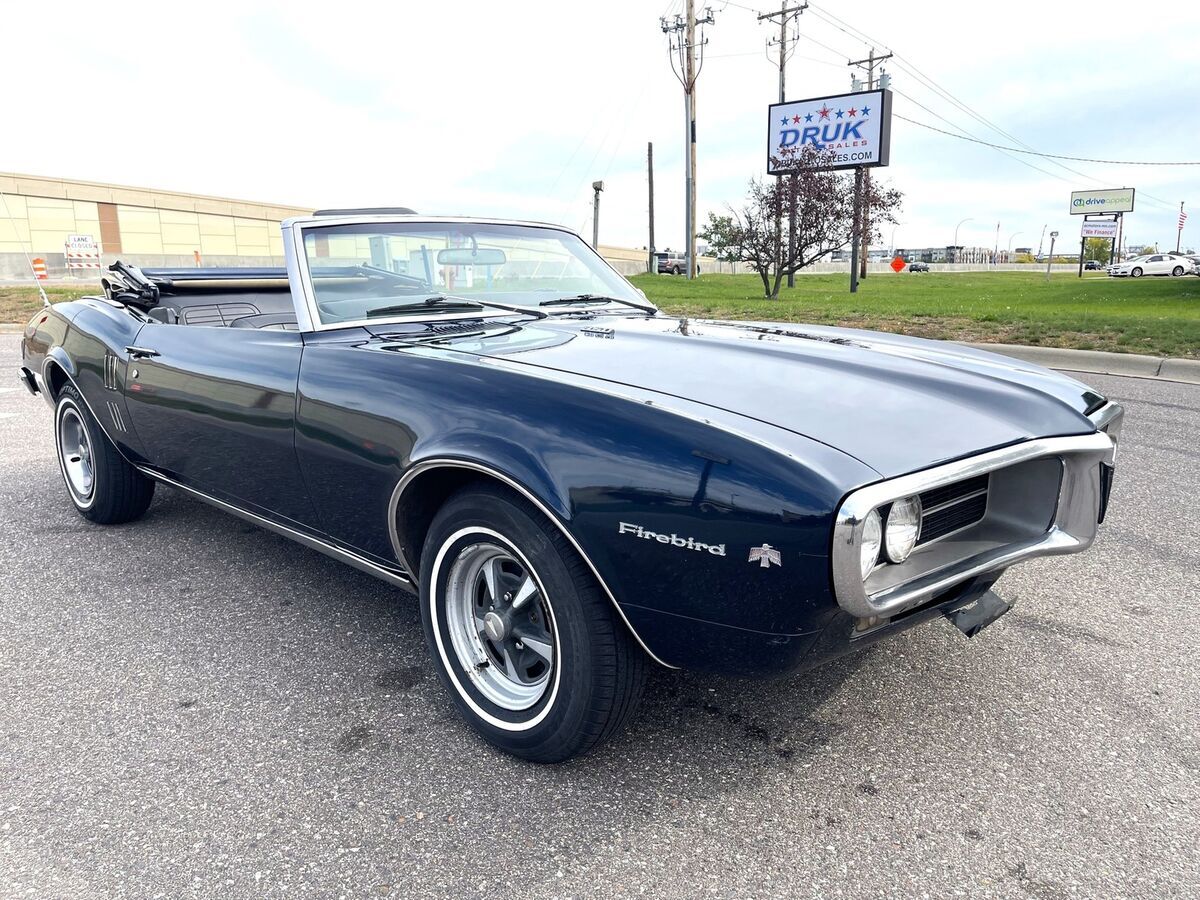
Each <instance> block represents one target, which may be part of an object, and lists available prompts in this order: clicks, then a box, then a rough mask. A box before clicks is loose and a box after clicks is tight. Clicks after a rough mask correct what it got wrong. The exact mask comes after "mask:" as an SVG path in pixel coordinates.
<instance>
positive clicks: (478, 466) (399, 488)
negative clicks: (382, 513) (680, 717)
mask: <svg viewBox="0 0 1200 900" xmlns="http://www.w3.org/2000/svg"><path fill="white" fill-rule="evenodd" d="M441 468H450V469H453V468H458V469H471V470H473V471H476V472H481V473H483V474H484V475H488V476H490V477H492V478H495V479H496V480H498V481H501V482H503V483H504V484H506V485H508V486H509V487H510V488H512V489H513V490H514V491H516V492H517V493H518V494H520V495H521V496H522V497H524V498H525V499H526V500H528V501H529V502H530V503H532V504H533V505H534V506H535V507H537V509H538V511H539V512H541V513H542V515H544V516H545V517H546V518H547V519H549V520H550V521H551V522H553V523H554V524H555V525H556V526H557V527H558V530H559V531H561V532H562V534H563V537H565V538H566V539H567V540H568V541H569V542H570V544H571V546H572V547H574V548H575V552H576V553H578V554H579V557H580V559H582V560H583V561H584V562H585V563H586V564H587V567H588V568H589V569H590V570H591V572H592V575H594V576H595V578H596V583H597V584H599V585H600V587H601V588H602V589H603V591H604V594H605V596H607V597H608V599H609V601H610V602H611V603H612V605H613V609H615V610H616V611H617V615H618V616H620V617H621V621H622V622H624V623H625V627H626V628H628V629H629V633H630V634H631V635H633V639H634V640H635V641H637V643H638V646H640V647H641V648H642V649H643V650H644V651H646V655H647V656H649V657H650V658H651V659H652V660H654V661H655V662H656V663H658V664H659V665H660V666H663V667H664V668H667V669H678V668H679V666H673V665H671V664H670V663H669V662H666V661H664V660H662V659H660V658H659V657H658V656H656V655H655V653H654V651H653V650H651V649H650V648H649V647H647V646H646V642H645V641H643V640H642V637H641V635H639V634H638V633H637V631H636V630H634V627H633V624H632V623H631V622H630V621H629V618H628V617H627V616H626V615H625V611H624V610H623V609H621V604H620V603H618V602H617V598H616V595H615V594H613V592H612V589H611V588H609V586H608V583H607V582H606V581H605V580H604V578H603V577H602V576H601V575H600V571H599V570H598V569H597V568H596V565H595V563H593V562H592V560H591V557H589V556H588V555H587V553H586V552H584V549H583V547H581V546H580V545H579V541H577V540H575V536H574V535H573V534H571V532H570V530H569V529H568V528H567V526H566V525H565V524H564V523H563V522H562V520H561V519H559V517H558V516H557V515H555V514H554V512H553V511H551V509H550V508H549V507H548V506H546V504H544V503H543V502H542V501H541V500H539V499H538V498H537V496H535V495H534V493H533V492H532V491H530V490H529V489H528V488H527V487H525V486H524V485H523V484H521V483H520V482H517V481H514V480H513V479H512V478H510V477H509V476H507V475H505V474H504V473H503V472H500V471H497V470H496V469H493V468H492V467H490V466H486V465H483V464H482V463H477V462H470V461H468V460H463V459H454V458H452V457H439V458H434V459H425V460H422V461H421V462H419V463H416V464H414V465H413V466H411V467H410V468H409V469H408V471H406V472H405V473H404V475H403V476H402V477H401V478H400V480H399V481H398V482H397V483H396V487H395V489H394V490H393V491H392V497H391V500H390V501H389V502H388V534H389V535H390V537H391V540H392V550H393V551H394V552H395V554H396V559H398V560H399V561H400V565H401V566H402V567H403V568H404V570H405V571H406V572H407V573H408V575H409V577H410V578H411V579H412V580H413V582H414V583H416V582H418V581H419V576H418V574H417V571H416V569H415V567H414V566H413V565H412V564H411V563H410V562H409V561H408V560H407V559H406V558H405V556H404V548H403V544H402V543H401V541H400V528H399V517H398V515H397V514H398V512H399V509H400V499H401V496H402V495H403V494H404V490H405V488H407V487H408V486H409V485H410V484H412V482H413V480H414V479H415V478H416V477H417V476H418V475H420V474H421V473H422V472H427V471H429V470H430V469H441Z"/></svg>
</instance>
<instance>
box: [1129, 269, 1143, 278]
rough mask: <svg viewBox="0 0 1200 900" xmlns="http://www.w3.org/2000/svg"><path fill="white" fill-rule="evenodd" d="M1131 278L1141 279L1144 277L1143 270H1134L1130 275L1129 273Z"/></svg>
mask: <svg viewBox="0 0 1200 900" xmlns="http://www.w3.org/2000/svg"><path fill="white" fill-rule="evenodd" d="M1129 277H1130V278H1141V277H1142V270H1141V269H1134V270H1133V271H1132V272H1130V273H1129Z"/></svg>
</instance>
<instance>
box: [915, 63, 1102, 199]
mask: <svg viewBox="0 0 1200 900" xmlns="http://www.w3.org/2000/svg"><path fill="white" fill-rule="evenodd" d="M892 91H893V93H896V94H899V95H900V96H901V97H903V98H904V99H905V100H907V101H909V102H910V103H912V104H914V105H916V106H919V107H921V109H923V110H925V112H927V113H929V114H930V115H931V116H936V117H937V118H939V119H941V120H942V121H943V122H945V123H946V124H947V125H949V126H950V127H951V128H956V129H958V130H959V131H960V132H962V133H963V134H965V135H967V136H968V137H970V138H971V139H972V140H979V139H978V138H976V137H975V136H974V135H972V134H970V132H968V131H967V130H966V129H965V128H963V127H962V126H961V125H957V124H955V123H954V122H951V121H950V120H949V119H947V118H946V117H945V116H943V115H942V114H941V113H939V112H936V111H934V110H932V109H930V108H929V107H928V106H926V105H925V104H924V103H922V102H921V101H919V100H916V99H915V98H913V97H910V96H909V95H908V94H906V93H904V92H903V91H901V90H899V89H898V88H896V87H895V86H893V87H892ZM892 115H894V116H896V117H897V118H904V117H903V116H900V115H899V114H898V113H892ZM905 121H906V122H907V121H912V120H911V119H905ZM952 136H953V135H952ZM980 143H984V142H983V141H980ZM994 149H996V150H1000V152H1001V153H1003V154H1004V155H1005V156H1007V157H1008V158H1009V159H1011V160H1012V161H1013V162H1016V163H1020V164H1021V165H1023V166H1025V167H1026V168H1029V169H1033V171H1035V172H1041V173H1042V174H1043V175H1045V176H1046V177H1048V178H1055V179H1057V180H1059V181H1061V182H1063V183H1064V184H1069V185H1071V186H1072V187H1074V186H1075V185H1076V182H1074V181H1070V180H1068V179H1066V178H1064V177H1063V176H1061V175H1058V174H1056V173H1054V172H1048V171H1046V170H1045V169H1043V168H1042V167H1041V166H1035V165H1034V164H1033V163H1031V162H1030V161H1029V160H1027V159H1021V157H1019V156H1013V154H1011V153H1008V152H1006V151H1005V150H1002V149H1000V148H999V147H995V148H994ZM1085 180H1087V181H1091V180H1092V179H1085Z"/></svg>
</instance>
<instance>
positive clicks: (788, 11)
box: [758, 2, 808, 287]
mask: <svg viewBox="0 0 1200 900" xmlns="http://www.w3.org/2000/svg"><path fill="white" fill-rule="evenodd" d="M806 9H808V3H807V2H805V3H803V4H801V5H799V6H788V5H787V3H786V2H783V3H780V5H779V10H778V12H769V13H761V14H760V15H759V17H758V21H760V22H762V21H764V20H766V21H769V22H775V21H777V20H778V22H779V37H777V38H772V39H771V40H769V41H767V47H768V49H769V48H771V47H773V46H774V47H778V48H779V102H780V103H783V102H785V101H786V100H787V89H786V85H787V61H788V56H789V55H790V51H789V50H788V33H787V26H788V22H789V21H791V20H792V19H795V18H798V17H799V16H800V14H801V13H803V12H804V11H805V10H806ZM791 43H792V45H793V46H795V43H796V38H794V37H793V38H792V39H791ZM786 177H787V176H786V175H778V176H776V178H775V183H776V185H777V186H778V187H782V185H783V179H784V178H786ZM795 179H796V176H795V175H793V176H792V182H793V184H794V183H795ZM781 193H782V191H780V190H778V189H777V190H776V194H781ZM782 219H783V210H782V209H776V211H775V220H776V222H777V223H779V224H777V225H776V235H775V240H776V243H777V244H779V246H780V251H779V253H780V256H781V257H786V256H787V255H788V254H785V253H784V252H783V247H782V245H783V225H782ZM795 234H796V210H795V207H794V206H792V207H790V208H789V209H788V245H789V246H790V245H791V242H792V241H793V240H795ZM780 264H782V259H781V260H780ZM787 286H788V287H795V286H796V273H795V272H788V279H787Z"/></svg>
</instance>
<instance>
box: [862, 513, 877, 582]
mask: <svg viewBox="0 0 1200 900" xmlns="http://www.w3.org/2000/svg"><path fill="white" fill-rule="evenodd" d="M882 547H883V517H882V516H880V515H879V510H877V509H873V510H871V511H870V512H869V513H867V515H866V517H865V518H864V519H863V525H862V536H861V537H860V539H859V549H858V554H859V556H858V566H859V569H860V571H861V572H862V580H863V581H866V580H867V578H868V576H870V574H871V573H872V572H873V571H875V566H876V565H878V563H879V551H880V549H881V548H882Z"/></svg>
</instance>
